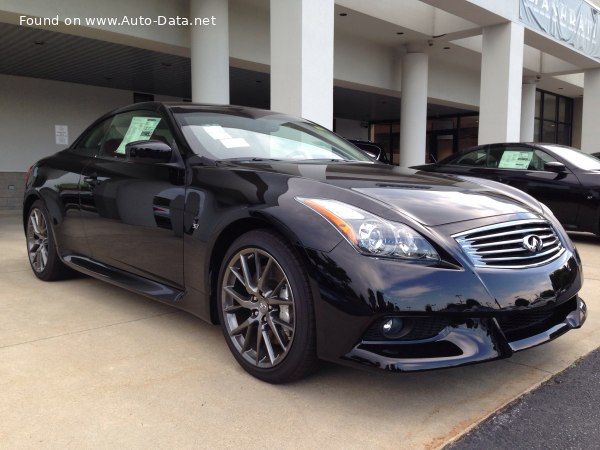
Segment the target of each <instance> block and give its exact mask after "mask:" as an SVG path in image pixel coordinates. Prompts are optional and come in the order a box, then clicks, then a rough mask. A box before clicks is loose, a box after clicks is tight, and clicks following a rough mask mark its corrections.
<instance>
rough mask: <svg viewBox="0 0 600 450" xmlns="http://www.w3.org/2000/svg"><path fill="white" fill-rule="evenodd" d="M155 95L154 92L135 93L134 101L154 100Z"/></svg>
mask: <svg viewBox="0 0 600 450" xmlns="http://www.w3.org/2000/svg"><path fill="white" fill-rule="evenodd" d="M153 101H154V95H152V94H143V93H141V92H134V93H133V103H142V102H153Z"/></svg>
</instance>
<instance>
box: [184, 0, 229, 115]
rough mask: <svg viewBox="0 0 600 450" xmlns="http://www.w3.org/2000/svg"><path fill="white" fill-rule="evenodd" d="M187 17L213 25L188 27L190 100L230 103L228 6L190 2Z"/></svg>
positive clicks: (212, 0)
mask: <svg viewBox="0 0 600 450" xmlns="http://www.w3.org/2000/svg"><path fill="white" fill-rule="evenodd" d="M190 17H191V18H192V20H194V18H196V17H206V18H210V20H211V22H212V23H214V25H213V24H208V25H197V26H193V27H191V43H190V44H191V45H190V47H191V48H190V53H191V64H192V100H193V101H194V102H199V103H218V104H228V103H229V2H228V0H190Z"/></svg>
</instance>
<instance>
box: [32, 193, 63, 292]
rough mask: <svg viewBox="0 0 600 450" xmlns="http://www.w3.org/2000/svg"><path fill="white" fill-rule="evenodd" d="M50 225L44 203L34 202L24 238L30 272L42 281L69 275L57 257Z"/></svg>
mask: <svg viewBox="0 0 600 450" xmlns="http://www.w3.org/2000/svg"><path fill="white" fill-rule="evenodd" d="M51 224H52V222H51V221H50V215H49V214H48V210H47V209H46V207H45V206H44V203H43V202H42V201H41V200H36V201H35V202H34V203H33V204H32V205H31V208H30V209H29V212H28V213H27V224H26V228H25V230H26V231H25V237H26V240H27V254H28V256H29V264H30V265H31V270H33V273H34V275H35V276H36V277H38V278H39V279H40V280H44V281H54V280H59V279H61V278H64V277H65V276H66V275H67V274H68V273H69V270H68V269H67V267H66V266H65V265H64V264H63V262H62V261H61V260H60V257H59V256H58V250H57V248H56V242H55V241H54V233H53V231H52V225H51Z"/></svg>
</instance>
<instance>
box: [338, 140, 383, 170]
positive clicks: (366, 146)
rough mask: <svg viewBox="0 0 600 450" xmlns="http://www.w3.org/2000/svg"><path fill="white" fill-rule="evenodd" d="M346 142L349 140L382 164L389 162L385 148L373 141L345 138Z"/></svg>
mask: <svg viewBox="0 0 600 450" xmlns="http://www.w3.org/2000/svg"><path fill="white" fill-rule="evenodd" d="M347 140H348V142H351V143H352V144H354V145H355V146H357V147H358V148H360V149H361V150H362V151H363V152H365V153H366V154H367V155H369V156H370V157H371V158H373V159H375V160H377V161H380V162H382V163H384V164H391V162H390V159H389V158H388V156H387V153H386V151H385V149H384V148H383V147H382V146H381V145H380V144H377V143H375V142H371V141H362V140H360V139H347Z"/></svg>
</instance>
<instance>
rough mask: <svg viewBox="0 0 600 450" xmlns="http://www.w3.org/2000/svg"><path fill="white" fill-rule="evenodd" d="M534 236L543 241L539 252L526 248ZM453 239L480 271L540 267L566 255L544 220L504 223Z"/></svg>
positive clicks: (470, 231) (459, 234) (461, 234)
mask: <svg viewBox="0 0 600 450" xmlns="http://www.w3.org/2000/svg"><path fill="white" fill-rule="evenodd" d="M531 235H534V236H536V237H538V238H539V239H540V241H541V243H540V246H539V247H538V248H539V250H538V251H531V250H529V249H527V248H526V247H525V245H524V242H525V238H526V237H529V236H531ZM452 237H453V238H454V239H455V240H456V242H457V243H458V244H459V245H460V247H461V248H462V250H463V251H464V252H465V254H466V255H467V257H468V258H469V259H470V260H471V262H472V263H473V264H474V265H475V266H477V267H494V268H506V269H508V268H510V269H517V268H526V267H536V266H540V265H543V264H547V263H548V262H550V261H552V260H554V259H556V258H558V257H559V256H560V255H562V253H563V252H564V251H565V249H564V247H563V245H562V242H561V241H560V239H559V238H558V235H557V234H556V231H555V230H554V228H553V227H552V225H551V224H550V223H548V222H546V221H545V220H542V219H528V220H515V221H512V222H504V223H499V224H496V225H490V226H487V227H481V228H476V229H473V230H468V231H465V232H462V233H458V234H455V235H454V236H452ZM529 239H531V238H529ZM534 241H535V239H534ZM528 243H530V242H528Z"/></svg>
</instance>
